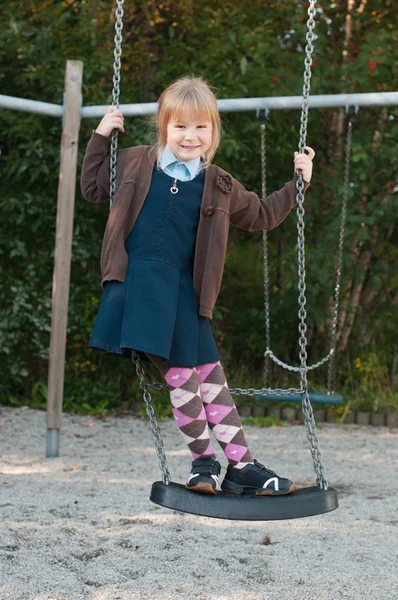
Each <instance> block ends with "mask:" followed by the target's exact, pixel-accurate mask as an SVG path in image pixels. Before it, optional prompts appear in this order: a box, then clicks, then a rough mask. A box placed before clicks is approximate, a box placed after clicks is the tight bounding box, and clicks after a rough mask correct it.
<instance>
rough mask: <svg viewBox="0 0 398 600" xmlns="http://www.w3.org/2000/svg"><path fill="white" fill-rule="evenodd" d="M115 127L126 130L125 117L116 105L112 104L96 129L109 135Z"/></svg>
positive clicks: (106, 135) (97, 131)
mask: <svg viewBox="0 0 398 600" xmlns="http://www.w3.org/2000/svg"><path fill="white" fill-rule="evenodd" d="M114 129H119V130H120V131H123V132H124V117H123V115H122V113H121V112H120V110H119V109H118V108H116V106H110V107H109V108H108V110H107V111H106V113H105V115H104V117H103V118H102V121H101V122H100V124H99V125H98V127H97V129H96V130H95V131H96V133H99V134H100V135H104V136H105V137H109V136H110V135H111V133H112V131H113V130H114Z"/></svg>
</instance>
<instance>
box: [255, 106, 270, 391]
mask: <svg viewBox="0 0 398 600" xmlns="http://www.w3.org/2000/svg"><path fill="white" fill-rule="evenodd" d="M258 116H259V117H260V119H261V198H262V199H264V198H266V196H267V153H266V125H267V122H268V119H269V110H262V111H259V113H258ZM263 258H264V318H265V347H266V349H267V350H269V349H270V347H271V335H270V305H269V264H268V231H267V230H266V229H263ZM270 366H271V363H270V358H269V356H268V355H265V356H264V387H268V378H269V374H270Z"/></svg>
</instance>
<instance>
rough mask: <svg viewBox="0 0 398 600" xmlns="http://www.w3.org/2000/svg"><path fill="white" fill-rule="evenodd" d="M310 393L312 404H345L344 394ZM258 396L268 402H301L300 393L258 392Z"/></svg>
mask: <svg viewBox="0 0 398 600" xmlns="http://www.w3.org/2000/svg"><path fill="white" fill-rule="evenodd" d="M308 395H309V398H310V402H311V404H343V396H340V394H318V393H317V392H309V394H308ZM256 398H257V400H265V401H268V402H300V404H301V396H300V394H294V395H293V396H289V395H287V394H283V395H282V396H272V395H270V396H268V395H267V396H261V395H260V394H256Z"/></svg>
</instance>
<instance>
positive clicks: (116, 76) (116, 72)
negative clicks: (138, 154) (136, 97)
mask: <svg viewBox="0 0 398 600" xmlns="http://www.w3.org/2000/svg"><path fill="white" fill-rule="evenodd" d="M123 4H124V0H116V23H115V32H116V33H115V38H114V41H115V49H114V51H113V54H114V57H115V60H114V62H113V90H112V99H113V101H112V106H116V108H119V96H120V67H121V61H120V57H121V55H122V29H123V14H124V11H123ZM117 141H118V130H117V129H114V130H113V131H112V137H111V153H110V169H109V172H110V176H109V177H110V181H109V184H110V185H109V210H111V208H112V204H113V197H114V195H115V189H116V161H117Z"/></svg>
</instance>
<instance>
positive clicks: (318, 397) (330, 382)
mask: <svg viewBox="0 0 398 600" xmlns="http://www.w3.org/2000/svg"><path fill="white" fill-rule="evenodd" d="M357 112H358V107H355V106H349V107H347V108H346V113H347V135H346V145H345V164H344V188H343V202H342V206H341V220H340V233H339V245H338V253H337V265H336V282H335V287H334V306H333V325H332V331H331V338H330V349H329V352H328V353H327V355H326V356H324V357H323V358H322V359H321V360H319V361H318V362H317V363H315V364H314V365H311V366H308V365H307V366H306V369H307V371H312V370H314V369H317V368H318V367H320V366H321V365H323V364H325V363H326V362H328V363H329V365H328V378H327V393H326V394H322V393H317V392H309V399H310V400H311V401H312V402H314V403H317V404H324V405H325V404H332V405H336V404H342V402H343V397H342V396H341V395H339V394H335V392H334V380H335V371H334V365H335V355H336V334H337V322H338V315H339V298H340V284H341V273H342V266H343V250H344V234H345V223H346V215H347V201H348V187H349V177H350V159H351V141H352V126H353V124H354V123H355V120H356V115H357ZM257 116H258V117H259V119H260V125H261V193H262V197H263V198H265V196H266V175H267V174H266V139H265V131H266V125H267V123H268V120H269V111H268V110H264V109H263V110H259V111H258V112H257ZM298 217H299V224H298V228H299V235H300V227H301V226H300V214H299V215H298ZM263 258H264V309H265V310H264V316H265V343H266V350H265V352H264V386H265V387H267V384H268V377H269V371H270V361H271V360H272V361H273V362H274V363H275V364H277V365H278V366H280V367H282V368H283V369H286V370H287V371H290V372H295V373H298V372H300V367H297V366H293V365H288V364H286V363H285V362H283V361H282V360H280V359H279V358H277V357H276V356H275V354H274V353H273V351H272V350H271V348H270V345H271V342H270V337H271V336H270V324H271V320H270V295H269V268H268V232H267V231H263ZM299 275H300V267H299ZM300 286H301V287H300V288H299V289H300V291H301V289H303V288H302V286H303V282H301V281H300ZM299 304H300V311H301V310H304V304H303V303H302V302H301V295H300V298H299ZM299 314H300V313H299ZM256 398H257V399H258V400H267V401H284V402H301V396H300V394H278V395H276V394H267V395H262V394H261V393H260V394H256Z"/></svg>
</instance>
